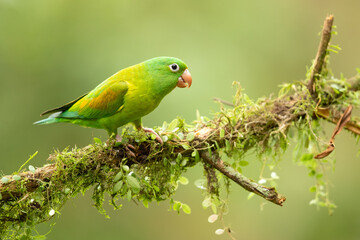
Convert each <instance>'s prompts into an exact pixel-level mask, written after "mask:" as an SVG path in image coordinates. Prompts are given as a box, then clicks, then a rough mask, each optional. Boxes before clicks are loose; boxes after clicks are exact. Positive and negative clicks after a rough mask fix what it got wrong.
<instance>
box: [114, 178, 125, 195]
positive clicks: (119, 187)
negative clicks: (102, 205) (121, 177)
mask: <svg viewBox="0 0 360 240" xmlns="http://www.w3.org/2000/svg"><path fill="white" fill-rule="evenodd" d="M122 186H123V182H122V181H119V182H117V183H116V184H115V185H114V188H113V193H117V192H118V191H120V190H121V188H122Z"/></svg>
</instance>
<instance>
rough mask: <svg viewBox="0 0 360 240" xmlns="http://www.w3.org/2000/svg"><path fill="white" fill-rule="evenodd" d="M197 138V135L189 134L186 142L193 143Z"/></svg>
mask: <svg viewBox="0 0 360 240" xmlns="http://www.w3.org/2000/svg"><path fill="white" fill-rule="evenodd" d="M194 138H195V133H194V132H189V133H188V134H187V135H186V140H187V141H188V142H191V141H192V140H194Z"/></svg>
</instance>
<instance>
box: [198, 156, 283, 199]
mask: <svg viewBox="0 0 360 240" xmlns="http://www.w3.org/2000/svg"><path fill="white" fill-rule="evenodd" d="M201 158H202V159H203V160H204V161H206V162H207V163H209V164H210V165H211V166H213V167H214V168H216V169H217V170H218V171H219V172H221V173H222V174H224V175H225V176H227V177H228V178H230V179H231V180H233V181H234V182H236V183H237V184H239V185H240V186H241V187H243V188H244V189H245V190H247V191H249V192H253V193H255V194H256V195H259V196H260V197H262V198H264V199H266V200H268V201H270V202H272V203H275V204H277V205H279V206H282V204H283V203H284V202H285V200H286V198H285V197H284V196H282V195H281V194H278V193H277V192H276V190H275V188H269V187H265V186H262V185H260V184H258V183H256V182H254V181H252V180H250V179H249V178H247V177H245V176H244V175H242V174H241V173H239V172H238V171H236V170H235V169H233V168H232V167H230V166H227V165H226V164H225V163H224V162H223V161H222V160H221V159H220V157H219V155H218V154H217V153H215V152H214V153H213V154H212V155H211V156H210V154H209V152H208V151H202V152H201Z"/></svg>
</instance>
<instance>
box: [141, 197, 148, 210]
mask: <svg viewBox="0 0 360 240" xmlns="http://www.w3.org/2000/svg"><path fill="white" fill-rule="evenodd" d="M142 203H143V205H144V207H146V208H149V201H148V200H146V199H144V200H142Z"/></svg>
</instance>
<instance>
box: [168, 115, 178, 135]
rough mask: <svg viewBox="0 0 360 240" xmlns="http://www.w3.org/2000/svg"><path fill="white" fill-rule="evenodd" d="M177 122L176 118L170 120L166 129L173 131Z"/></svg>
mask: <svg viewBox="0 0 360 240" xmlns="http://www.w3.org/2000/svg"><path fill="white" fill-rule="evenodd" d="M178 124H179V120H177V118H176V119H174V120H172V122H171V123H170V124H169V126H168V128H167V130H168V131H169V132H171V131H173V130H174V129H175V128H176V127H177V126H178Z"/></svg>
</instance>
